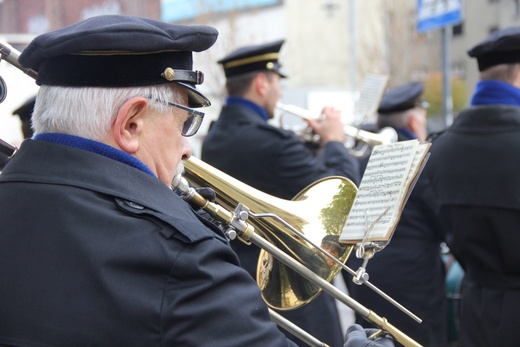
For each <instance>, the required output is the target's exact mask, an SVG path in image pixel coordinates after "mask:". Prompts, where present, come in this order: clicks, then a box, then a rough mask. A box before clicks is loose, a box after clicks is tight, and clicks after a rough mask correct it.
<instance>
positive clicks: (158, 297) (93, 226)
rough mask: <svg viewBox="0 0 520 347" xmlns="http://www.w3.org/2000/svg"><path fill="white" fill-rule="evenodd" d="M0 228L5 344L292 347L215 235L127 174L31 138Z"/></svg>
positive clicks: (10, 179) (3, 198)
mask: <svg viewBox="0 0 520 347" xmlns="http://www.w3.org/2000/svg"><path fill="white" fill-rule="evenodd" d="M0 225H1V226H2V227H1V230H0V281H1V284H0V345H2V344H4V345H9V346H63V347H65V346H67V347H69V346H74V347H81V346H107V347H108V346H110V347H114V346H124V347H128V346H136V347H137V346H138V347H142V346H183V347H186V346H193V347H200V346H221V347H229V346H262V347H265V346H291V345H293V344H292V343H291V342H290V341H288V340H287V339H286V338H285V336H284V335H283V334H281V333H280V332H279V330H278V329H277V326H276V325H275V324H274V323H272V322H271V320H270V317H269V314H268V311H267V308H266V305H265V303H264V302H263V300H262V299H261V296H260V292H259V290H258V286H257V285H256V283H255V282H254V281H253V280H251V278H250V276H249V275H248V274H247V272H246V271H244V270H243V269H241V268H240V267H239V266H238V259H237V257H236V255H235V254H234V252H233V251H232V250H231V248H230V247H229V245H228V243H227V241H226V239H225V238H224V236H223V235H222V234H221V233H220V232H219V231H218V229H216V228H214V229H213V230H212V229H210V228H209V227H206V226H204V225H203V222H201V220H199V219H198V217H197V216H196V214H195V213H193V211H192V210H191V208H190V207H189V206H188V204H186V203H185V202H184V201H182V200H181V199H180V198H179V197H178V196H177V195H176V194H175V193H173V192H172V191H171V190H170V189H169V188H168V187H166V186H165V185H164V184H163V183H161V182H160V181H159V180H158V179H157V178H155V177H153V176H151V175H149V174H147V173H145V172H143V171H140V170H137V169H135V168H133V167H130V166H129V165H126V164H123V163H120V162H118V161H115V160H113V159H109V158H107V157H104V156H101V155H98V154H95V153H92V152H87V151H84V150H80V149H75V148H70V147H66V146H63V145H58V144H52V143H48V142H43V141H36V140H26V141H25V142H24V143H23V144H22V146H21V148H20V151H19V152H18V153H17V154H16V156H15V157H14V158H13V159H12V160H11V162H10V163H9V165H8V167H7V168H6V169H5V170H4V171H3V172H2V174H0Z"/></svg>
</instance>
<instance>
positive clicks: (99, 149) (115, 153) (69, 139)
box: [34, 133, 156, 177]
mask: <svg viewBox="0 0 520 347" xmlns="http://www.w3.org/2000/svg"><path fill="white" fill-rule="evenodd" d="M34 139H35V140H39V141H47V142H52V143H57V144H60V145H64V146H69V147H73V148H78V149H82V150H85V151H88V152H92V153H97V154H100V155H102V156H104V157H107V158H110V159H113V160H117V161H119V162H121V163H123V164H126V165H130V166H131V167H133V168H136V169H138V170H141V171H143V172H146V173H147V174H149V175H151V176H153V177H156V176H155V174H154V173H153V172H152V171H151V170H150V169H149V168H148V167H147V166H146V165H144V164H143V163H142V162H141V161H139V160H138V159H136V158H135V157H133V156H131V155H130V154H128V153H125V152H123V151H121V150H119V149H117V148H114V147H112V146H109V145H105V144H104V143H101V142H97V141H93V140H89V139H85V138H83V137H78V136H74V135H66V134H58V133H44V134H38V135H36V136H34Z"/></svg>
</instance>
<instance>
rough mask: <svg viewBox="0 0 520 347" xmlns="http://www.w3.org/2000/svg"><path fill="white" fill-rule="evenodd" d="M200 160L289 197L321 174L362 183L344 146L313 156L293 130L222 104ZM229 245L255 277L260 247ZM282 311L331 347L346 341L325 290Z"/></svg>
mask: <svg viewBox="0 0 520 347" xmlns="http://www.w3.org/2000/svg"><path fill="white" fill-rule="evenodd" d="M201 159H202V160H203V161H205V162H207V163H208V164H210V165H212V166H214V167H216V168H218V169H220V170H222V171H223V172H225V173H227V174H229V175H231V176H233V177H234V178H236V179H238V180H240V181H242V182H244V183H246V184H248V185H250V186H252V187H254V188H256V189H259V190H260V191H263V192H265V193H267V194H270V195H273V196H276V197H280V198H284V199H288V200H290V199H292V198H293V197H294V196H295V195H296V194H297V193H299V192H300V191H301V190H303V189H304V188H305V187H306V186H307V185H309V184H310V183H313V182H315V181H316V180H318V179H320V178H323V177H328V176H332V175H341V176H344V177H347V178H350V179H351V180H352V181H353V182H354V183H355V184H356V185H357V184H358V183H359V164H358V162H357V160H356V158H354V157H352V156H351V155H350V154H349V153H348V151H347V150H346V148H345V146H344V144H342V143H339V142H329V143H328V144H327V145H326V146H325V148H324V149H323V150H322V151H321V152H320V153H319V154H318V156H317V157H315V156H314V155H313V154H312V153H311V150H310V149H309V148H307V147H306V145H305V144H304V143H303V142H302V141H301V140H300V139H299V138H297V137H296V136H295V135H294V134H292V133H290V132H288V131H286V130H283V129H279V128H277V127H274V126H271V125H269V124H267V123H266V122H265V121H264V120H263V119H262V118H261V117H260V116H259V115H258V114H256V113H254V112H253V111H251V110H249V109H247V108H245V107H243V106H238V105H226V106H224V107H223V109H222V111H221V114H220V117H219V119H218V120H217V121H216V122H215V123H214V124H213V125H212V127H211V129H210V131H209V132H208V134H207V136H206V138H205V140H204V142H203V146H202V152H201ZM231 246H232V247H233V249H235V250H236V251H237V253H238V255H239V258H240V260H241V262H242V264H243V267H244V268H245V269H247V270H248V271H249V273H250V274H251V276H253V277H254V278H256V267H257V262H258V255H259V249H258V248H257V247H256V246H254V245H253V246H246V245H244V244H242V242H240V241H235V242H232V243H231ZM280 313H281V314H282V315H283V316H285V317H287V318H288V319H290V320H291V321H292V322H293V323H295V324H296V325H298V326H300V327H301V328H302V329H304V330H306V331H307V332H309V333H311V334H312V335H314V336H315V337H317V338H318V339H320V340H321V341H324V342H326V343H328V344H329V345H330V346H332V347H336V346H342V345H343V332H342V331H341V328H340V325H339V320H338V314H337V310H336V307H335V302H334V300H333V299H332V297H331V296H330V295H328V294H326V293H322V294H320V296H318V297H317V298H316V299H315V300H313V301H312V302H310V303H309V304H307V305H305V306H303V307H301V308H298V309H296V310H292V311H285V312H280ZM288 336H290V334H288ZM291 338H292V339H293V340H294V341H296V342H297V343H301V342H300V341H299V340H298V339H296V338H294V337H291ZM301 346H306V345H304V344H301Z"/></svg>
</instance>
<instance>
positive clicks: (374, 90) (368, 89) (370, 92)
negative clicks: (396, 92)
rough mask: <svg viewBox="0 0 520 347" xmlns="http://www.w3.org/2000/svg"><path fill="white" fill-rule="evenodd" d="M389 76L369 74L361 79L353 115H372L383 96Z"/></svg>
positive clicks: (363, 116) (362, 116) (364, 116)
mask: <svg viewBox="0 0 520 347" xmlns="http://www.w3.org/2000/svg"><path fill="white" fill-rule="evenodd" d="M388 79H389V77H388V76H387V75H375V74H370V75H367V76H366V77H365V79H364V80H363V85H362V86H361V89H360V93H359V99H358V100H357V101H356V103H355V105H354V115H355V116H356V117H361V118H366V117H370V116H372V115H373V114H374V113H375V112H376V110H377V107H378V106H379V103H380V101H381V98H382V97H383V94H384V91H385V89H386V85H387V84H388Z"/></svg>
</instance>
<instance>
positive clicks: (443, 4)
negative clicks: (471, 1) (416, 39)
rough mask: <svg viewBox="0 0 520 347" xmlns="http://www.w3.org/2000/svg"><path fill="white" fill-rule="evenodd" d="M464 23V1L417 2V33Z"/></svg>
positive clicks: (438, 0) (434, 0)
mask: <svg viewBox="0 0 520 347" xmlns="http://www.w3.org/2000/svg"><path fill="white" fill-rule="evenodd" d="M461 21H462V0H417V31H418V32H425V31H428V30H433V29H438V28H442V27H445V26H447V25H453V24H459V23H460V22H461Z"/></svg>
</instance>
